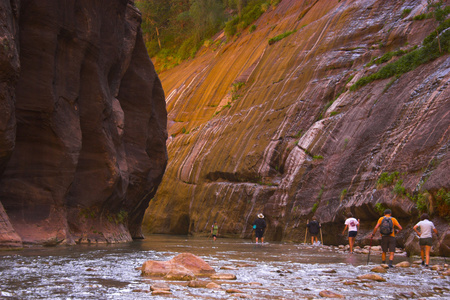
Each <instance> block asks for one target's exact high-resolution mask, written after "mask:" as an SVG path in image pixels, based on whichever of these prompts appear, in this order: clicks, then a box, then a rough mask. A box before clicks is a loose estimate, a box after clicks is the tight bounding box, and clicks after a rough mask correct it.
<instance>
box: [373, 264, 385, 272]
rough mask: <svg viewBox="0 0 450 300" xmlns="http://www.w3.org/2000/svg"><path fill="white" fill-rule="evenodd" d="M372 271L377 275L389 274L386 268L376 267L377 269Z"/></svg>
mask: <svg viewBox="0 0 450 300" xmlns="http://www.w3.org/2000/svg"><path fill="white" fill-rule="evenodd" d="M370 271H372V272H375V273H386V272H387V270H386V268H383V267H382V266H376V267H374V268H372V269H371V270H370Z"/></svg>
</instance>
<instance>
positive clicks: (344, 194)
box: [341, 189, 347, 201]
mask: <svg viewBox="0 0 450 300" xmlns="http://www.w3.org/2000/svg"><path fill="white" fill-rule="evenodd" d="M346 195H347V189H343V190H342V192H341V201H342V200H344V198H345V196H346Z"/></svg>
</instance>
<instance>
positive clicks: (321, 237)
mask: <svg viewBox="0 0 450 300" xmlns="http://www.w3.org/2000/svg"><path fill="white" fill-rule="evenodd" d="M320 242H321V243H322V245H323V236H322V226H320Z"/></svg>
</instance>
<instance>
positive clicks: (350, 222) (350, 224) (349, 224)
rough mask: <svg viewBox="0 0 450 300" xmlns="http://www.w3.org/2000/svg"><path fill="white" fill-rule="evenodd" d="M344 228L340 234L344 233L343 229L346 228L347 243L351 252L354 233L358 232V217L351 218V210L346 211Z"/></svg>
mask: <svg viewBox="0 0 450 300" xmlns="http://www.w3.org/2000/svg"><path fill="white" fill-rule="evenodd" d="M344 224H345V228H344V230H343V231H342V235H344V233H345V230H346V229H347V228H348V244H349V246H350V249H349V251H350V254H353V244H354V243H355V238H356V234H357V233H358V228H359V219H358V220H356V219H355V218H353V215H352V213H351V212H349V213H347V220H345V223H344Z"/></svg>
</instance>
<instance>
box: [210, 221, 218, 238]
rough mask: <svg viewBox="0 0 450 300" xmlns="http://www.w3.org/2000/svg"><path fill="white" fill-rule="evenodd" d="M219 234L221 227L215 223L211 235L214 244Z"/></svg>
mask: <svg viewBox="0 0 450 300" xmlns="http://www.w3.org/2000/svg"><path fill="white" fill-rule="evenodd" d="M218 233H219V226H217V222H216V221H214V225H213V226H211V235H212V237H213V239H214V242H215V241H216V238H217V235H218Z"/></svg>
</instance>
